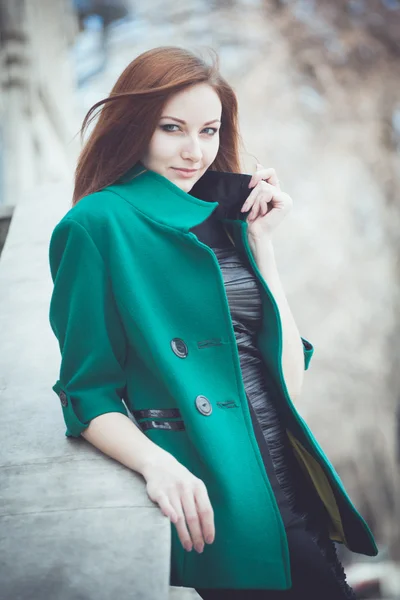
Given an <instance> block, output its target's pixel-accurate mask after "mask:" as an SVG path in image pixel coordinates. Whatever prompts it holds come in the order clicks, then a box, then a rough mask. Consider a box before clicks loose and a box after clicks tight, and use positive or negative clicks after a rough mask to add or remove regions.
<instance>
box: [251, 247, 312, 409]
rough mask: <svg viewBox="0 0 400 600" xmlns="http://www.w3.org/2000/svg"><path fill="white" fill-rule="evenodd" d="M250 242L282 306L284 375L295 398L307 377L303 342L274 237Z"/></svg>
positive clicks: (276, 299)
mask: <svg viewBox="0 0 400 600" xmlns="http://www.w3.org/2000/svg"><path fill="white" fill-rule="evenodd" d="M249 244H250V248H251V250H252V253H253V256H254V259H255V261H256V263H257V267H258V268H259V270H260V272H261V275H262V276H263V278H264V279H265V281H266V283H267V285H268V287H269V289H270V290H271V293H272V295H273V296H274V298H275V302H276V303H277V305H278V309H279V314H280V317H281V321H282V369H283V375H284V379H285V383H286V387H287V389H288V392H289V396H290V398H291V399H292V400H295V399H296V398H297V397H298V396H299V395H300V392H301V388H302V384H303V377H304V348H303V342H302V340H301V337H300V333H299V330H298V329H297V325H296V322H295V320H294V317H293V315H292V312H291V310H290V307H289V304H288V301H287V298H286V295H285V292H284V289H283V287H282V283H281V280H280V277H279V273H278V268H277V265H276V261H275V254H274V249H273V245H272V241H271V239H270V238H268V237H264V238H260V239H252V238H251V237H250V236H249Z"/></svg>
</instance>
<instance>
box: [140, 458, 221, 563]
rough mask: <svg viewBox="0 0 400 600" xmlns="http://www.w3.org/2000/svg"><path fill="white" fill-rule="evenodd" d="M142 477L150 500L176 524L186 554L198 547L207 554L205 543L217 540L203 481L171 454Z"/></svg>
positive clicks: (149, 467) (149, 468)
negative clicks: (204, 549)
mask: <svg viewBox="0 0 400 600" xmlns="http://www.w3.org/2000/svg"><path fill="white" fill-rule="evenodd" d="M142 474H143V476H144V478H145V479H146V483H147V494H148V496H149V498H150V500H152V501H153V502H156V503H157V504H158V505H159V507H160V508H161V511H162V513H163V514H164V515H165V516H166V517H169V519H170V520H171V521H172V523H174V524H175V527H176V529H177V532H178V536H179V539H180V541H181V544H182V546H183V547H184V548H185V550H187V551H189V552H190V551H191V550H192V547H193V545H194V548H195V550H196V551H197V552H199V553H200V552H203V548H204V543H207V544H211V543H212V542H213V541H214V537H215V528H214V511H213V509H212V506H211V503H210V499H209V497H208V493H207V489H206V486H205V485H204V483H203V481H202V480H201V479H198V477H195V476H194V475H193V474H192V473H191V472H190V471H189V470H188V469H186V467H184V466H183V465H182V464H181V463H180V462H179V461H177V460H176V459H175V458H174V457H173V456H172V454H168V453H166V454H165V456H164V455H163V456H162V457H159V458H158V460H157V464H153V465H151V466H148V467H147V468H146V469H145V470H144V472H143V473H142Z"/></svg>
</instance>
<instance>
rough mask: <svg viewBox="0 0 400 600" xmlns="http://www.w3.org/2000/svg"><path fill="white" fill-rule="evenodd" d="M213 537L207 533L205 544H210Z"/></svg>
mask: <svg viewBox="0 0 400 600" xmlns="http://www.w3.org/2000/svg"><path fill="white" fill-rule="evenodd" d="M212 541H213V538H212V535H209V536H208V537H206V544H212Z"/></svg>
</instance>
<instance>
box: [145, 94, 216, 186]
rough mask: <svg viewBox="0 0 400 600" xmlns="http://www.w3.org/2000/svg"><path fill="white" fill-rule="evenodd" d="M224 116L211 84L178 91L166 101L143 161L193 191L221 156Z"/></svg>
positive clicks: (176, 183) (178, 184)
mask: <svg viewBox="0 0 400 600" xmlns="http://www.w3.org/2000/svg"><path fill="white" fill-rule="evenodd" d="M221 113H222V105H221V101H220V99H219V97H218V95H217V93H216V92H215V91H214V89H213V88H212V87H211V86H209V85H208V84H205V83H201V84H197V85H194V86H192V87H190V88H187V89H185V90H183V91H182V92H178V93H177V94H175V95H174V96H172V98H170V99H169V100H168V102H166V104H165V106H164V108H163V111H162V113H161V118H160V121H159V123H158V125H157V127H156V130H155V132H154V134H153V137H152V138H151V140H150V144H149V147H148V149H147V152H146V154H145V156H144V157H143V158H142V159H141V162H142V163H143V165H144V166H145V167H146V168H147V169H150V170H151V171H155V172H156V173H158V174H159V175H163V176H164V177H166V178H167V179H169V180H170V181H172V182H173V183H174V184H175V185H177V186H178V187H179V188H181V189H182V190H183V191H184V192H189V191H190V190H191V189H192V187H193V185H194V184H195V183H196V181H198V180H199V179H200V177H201V176H202V175H203V174H204V172H205V171H206V170H207V169H208V167H209V166H210V165H211V164H212V163H213V162H214V159H215V157H216V156H217V153H218V148H219V128H220V126H221Z"/></svg>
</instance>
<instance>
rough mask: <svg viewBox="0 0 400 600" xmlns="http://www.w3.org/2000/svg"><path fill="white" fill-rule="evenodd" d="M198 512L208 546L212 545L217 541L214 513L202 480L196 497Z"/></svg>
mask: <svg viewBox="0 0 400 600" xmlns="http://www.w3.org/2000/svg"><path fill="white" fill-rule="evenodd" d="M195 501H196V506H197V511H198V515H199V519H200V523H201V528H202V531H203V538H204V541H205V542H206V544H212V543H213V541H214V539H215V525H214V511H213V508H212V506H211V502H210V498H209V496H208V492H207V488H206V486H205V485H204V483H203V482H202V481H201V480H200V481H199V484H198V486H197V489H196V496H195Z"/></svg>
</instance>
